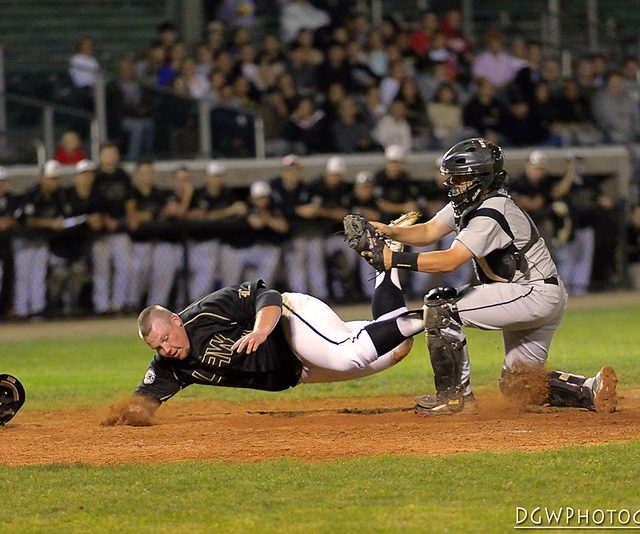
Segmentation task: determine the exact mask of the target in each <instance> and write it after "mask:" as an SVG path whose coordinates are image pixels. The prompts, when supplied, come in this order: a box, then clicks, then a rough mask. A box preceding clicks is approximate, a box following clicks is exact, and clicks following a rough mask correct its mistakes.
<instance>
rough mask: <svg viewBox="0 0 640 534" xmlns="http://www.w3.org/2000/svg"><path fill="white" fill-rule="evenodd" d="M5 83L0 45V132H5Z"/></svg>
mask: <svg viewBox="0 0 640 534" xmlns="http://www.w3.org/2000/svg"><path fill="white" fill-rule="evenodd" d="M6 90H7V83H6V79H5V72H4V46H2V45H1V44H0V132H6V131H7V96H6V95H5V91H6Z"/></svg>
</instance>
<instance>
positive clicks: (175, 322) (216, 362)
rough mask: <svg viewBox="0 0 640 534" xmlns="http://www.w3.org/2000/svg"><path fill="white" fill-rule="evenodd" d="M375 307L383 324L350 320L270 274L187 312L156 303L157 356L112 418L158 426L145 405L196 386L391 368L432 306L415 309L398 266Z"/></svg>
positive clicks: (345, 375) (277, 382) (151, 325)
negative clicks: (271, 281)
mask: <svg viewBox="0 0 640 534" xmlns="http://www.w3.org/2000/svg"><path fill="white" fill-rule="evenodd" d="M371 309H372V313H373V317H374V320H373V321H353V322H344V321H342V319H340V317H338V315H337V314H336V313H335V312H334V311H333V310H332V309H331V308H330V307H329V306H328V305H326V304H325V303H324V302H322V301H320V300H319V299H317V298H315V297H312V296H311V295H306V294H303V293H282V294H281V293H279V292H277V291H275V290H272V289H267V288H266V287H265V285H264V283H263V282H262V281H261V280H258V281H254V282H245V283H243V284H241V285H234V286H230V287H225V288H222V289H220V290H218V291H216V292H214V293H210V294H208V295H205V296H204V297H202V298H201V299H199V300H198V301H196V302H194V303H193V304H191V305H190V306H188V307H187V308H186V309H185V310H183V311H182V312H180V313H173V312H171V311H169V310H167V309H166V308H163V307H162V306H149V307H147V308H145V309H144V310H143V311H142V312H141V313H140V315H139V316H138V329H139V334H140V337H141V338H142V339H143V340H144V342H145V343H146V344H147V345H149V347H151V348H152V349H153V350H155V351H156V354H155V356H154V358H153V359H152V361H151V363H150V365H149V368H148V369H147V371H146V373H145V375H144V378H143V380H142V382H141V383H140V385H139V386H138V387H137V389H136V391H135V394H134V397H137V399H134V401H133V402H130V403H129V404H128V405H127V406H126V407H125V410H122V413H119V414H118V413H116V414H113V418H112V420H107V421H106V422H105V424H148V423H144V422H142V423H139V421H141V420H142V421H145V418H144V417H141V414H140V412H141V411H142V412H149V413H150V414H151V413H153V412H154V411H155V409H156V408H157V407H158V406H159V405H160V404H161V403H163V402H165V401H167V400H168V399H170V398H171V397H172V396H173V395H175V394H176V393H178V392H179V391H180V390H181V389H183V388H185V387H187V386H189V385H191V384H203V385H208V386H227V387H239V388H252V389H261V390H267V391H280V390H284V389H287V388H290V387H294V386H296V385H298V384H300V383H312V382H335V381H340V380H348V379H353V378H359V377H363V376H367V375H370V374H373V373H376V372H379V371H382V370H384V369H387V368H388V367H390V366H392V365H394V364H396V363H397V362H399V361H400V360H402V359H403V358H404V357H405V356H406V355H407V354H408V353H409V351H410V350H411V346H412V337H413V336H414V335H415V334H417V333H418V332H421V331H422V330H423V322H422V311H421V310H417V311H409V310H408V309H407V307H406V305H405V302H404V297H403V294H402V289H401V287H400V281H399V279H398V272H397V270H396V269H391V270H389V271H385V272H383V273H379V274H378V275H377V277H376V288H375V291H374V294H373V297H372V301H371ZM140 400H144V401H146V402H137V401H140ZM143 415H144V414H143Z"/></svg>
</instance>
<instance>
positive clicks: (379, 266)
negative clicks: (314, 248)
mask: <svg viewBox="0 0 640 534" xmlns="http://www.w3.org/2000/svg"><path fill="white" fill-rule="evenodd" d="M342 223H343V226H344V234H345V236H346V239H347V244H348V245H349V247H351V248H352V249H353V250H355V251H356V252H357V253H358V254H360V255H361V256H363V257H364V258H365V260H367V262H369V264H371V265H372V266H373V268H374V269H375V270H376V271H380V272H382V271H384V254H383V250H384V239H383V237H382V235H381V234H379V233H378V232H377V231H376V229H375V228H374V227H373V226H372V225H371V223H369V222H368V221H367V220H366V219H365V218H364V217H363V216H362V215H358V214H357V213H350V214H349V215H347V216H346V217H345V218H344V219H343V221H342ZM364 252H370V253H371V254H370V255H366V256H364V255H363V253H364Z"/></svg>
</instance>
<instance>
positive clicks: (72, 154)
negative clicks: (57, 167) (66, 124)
mask: <svg viewBox="0 0 640 534" xmlns="http://www.w3.org/2000/svg"><path fill="white" fill-rule="evenodd" d="M81 145H82V142H81V140H80V136H79V135H78V132H76V131H75V130H67V131H66V132H64V133H63V134H62V136H61V137H60V142H59V143H58V148H57V149H56V153H55V155H54V156H53V159H55V160H56V161H57V162H58V163H61V164H62V165H75V164H76V163H78V162H79V161H81V160H83V159H87V154H86V152H85V151H84V150H83V149H82V146H81Z"/></svg>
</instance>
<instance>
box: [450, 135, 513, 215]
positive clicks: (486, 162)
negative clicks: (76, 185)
mask: <svg viewBox="0 0 640 534" xmlns="http://www.w3.org/2000/svg"><path fill="white" fill-rule="evenodd" d="M503 167H504V156H503V155H502V149H501V148H500V147H499V146H498V145H495V144H493V143H491V142H489V141H487V140H485V139H482V138H481V137H474V138H472V139H466V140H465V141H461V142H459V143H457V144H455V145H453V146H452V147H451V148H450V149H449V150H448V151H447V153H446V154H445V155H444V156H443V157H442V164H441V165H440V172H441V173H442V175H443V176H445V177H446V180H445V182H444V186H445V188H446V189H447V196H448V197H449V200H450V201H451V202H452V203H453V209H454V211H455V213H456V215H457V216H458V217H460V216H461V215H462V213H463V212H464V210H466V209H467V208H468V207H469V206H471V205H472V204H473V203H475V202H477V201H478V200H480V198H481V197H482V195H483V194H484V193H486V192H487V191H488V190H489V189H491V186H492V184H494V181H495V180H496V178H497V177H502V175H503Z"/></svg>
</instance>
